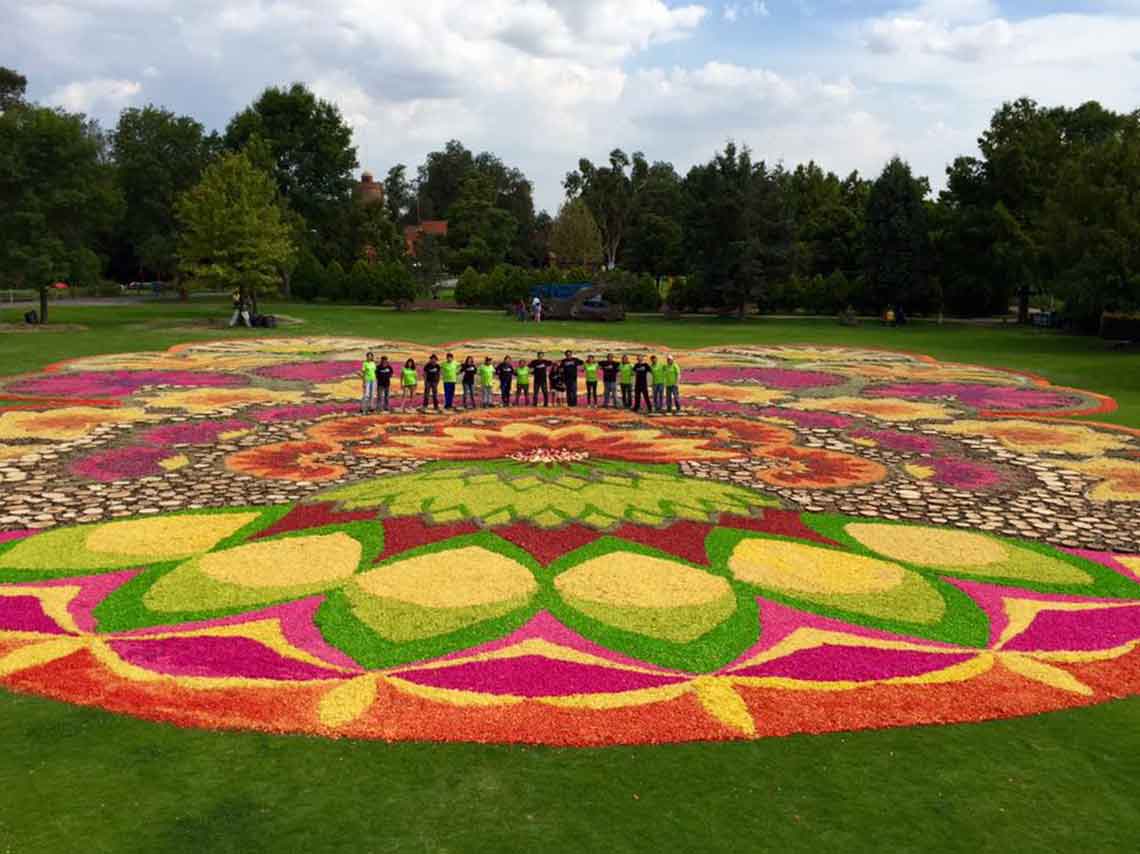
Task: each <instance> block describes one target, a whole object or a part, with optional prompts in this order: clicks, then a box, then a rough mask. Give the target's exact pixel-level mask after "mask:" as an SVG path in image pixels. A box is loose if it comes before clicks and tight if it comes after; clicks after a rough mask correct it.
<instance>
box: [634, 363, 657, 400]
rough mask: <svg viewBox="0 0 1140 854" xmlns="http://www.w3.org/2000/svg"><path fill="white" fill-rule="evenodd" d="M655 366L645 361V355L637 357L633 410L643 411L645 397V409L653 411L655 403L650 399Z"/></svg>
mask: <svg viewBox="0 0 1140 854" xmlns="http://www.w3.org/2000/svg"><path fill="white" fill-rule="evenodd" d="M652 374H653V368H652V367H650V366H649V364H648V363H647V362H646V361H645V357H644V356H638V357H637V364H636V365H634V366H633V411H634V412H640V411H641V399H642V398H645V411H646V412H652V411H653V404H652V403H650V401H649V378H650V376H651V375H652Z"/></svg>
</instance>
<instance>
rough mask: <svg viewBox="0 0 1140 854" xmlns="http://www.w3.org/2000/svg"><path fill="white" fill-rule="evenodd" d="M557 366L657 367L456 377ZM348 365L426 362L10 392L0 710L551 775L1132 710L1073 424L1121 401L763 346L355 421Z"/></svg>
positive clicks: (989, 372) (922, 362)
mask: <svg viewBox="0 0 1140 854" xmlns="http://www.w3.org/2000/svg"><path fill="white" fill-rule="evenodd" d="M566 348H573V349H574V350H575V351H576V352H577V353H578V354H579V355H582V356H584V355H586V354H587V353H594V354H595V355H597V356H598V357H603V356H604V355H605V354H606V353H607V352H611V351H613V352H616V353H618V354H619V355H620V354H623V353H628V354H631V355H632V354H636V353H639V352H644V351H645V350H646V348H645V347H644V346H643V345H635V344H619V343H615V342H601V341H588V340H576V341H555V340H548V339H544V340H538V339H510V340H505V339H497V340H492V341H476V342H460V343H456V344H451V345H447V347H446V349H451V350H454V351H455V352H456V353H457V354H462V355H467V354H471V355H475V356H477V357H479V358H482V357H483V356H484V355H490V356H492V357H494V358H495V360H496V361H498V360H499V359H501V358H502V357H503V356H505V355H510V356H513V357H514V358H520V357H523V358H530V357H533V354H534V353H535V351H537V350H539V349H542V350H545V351H546V352H547V353H548V354H554V353H558V352H560V351H561V350H563V349H566ZM369 349H371V350H375V351H376V352H377V353H384V354H387V355H388V356H389V357H390V358H392V360H393V362H396V363H400V362H402V361H403V360H404V359H405V358H407V357H409V356H411V357H413V358H415V359H416V360H417V362H419V363H420V364H422V363H423V361H425V357H426V355H427V353H428V351H427V350H426V349H425V348H424V347H422V346H415V345H409V344H404V343H401V342H393V341H388V342H379V341H366V340H354V339H334V338H292V339H288V338H274V339H242V340H237V341H228V342H218V343H206V344H193V345H185V346H181V347H176V348H173V349H172V350H170V351H166V352H155V353H132V354H123V355H114V356H97V357H89V358H83V359H78V360H74V361H70V362H67V363H62V364H58V365H54V366H51V367H50V368H49V369H47V370H45V371H44V372H42V373H40V374H36V375H29V376H24V377H16V378H10V379H8V380H5V381H2V382H0V399H2V400H3V401H4V403H5V406H4V407H3V408H0V485H2V487H0V488H2V490H3V492H2V495H3V498H2V501H0V686H3V687H5V688H6V689H8V690H11V691H16V692H24V693H30V694H37V695H41V696H46V697H51V698H55V699H58V700H61V701H65V702H70V703H76V704H82V705H90V706H96V707H100V708H103V709H107V710H110V711H113V712H118V713H123V714H129V715H133V716H137V717H141V718H146V719H151V720H156V721H166V722H171V723H174V724H177V725H180V726H187V727H201V728H212V729H252V730H261V731H267V732H280V733H307V734H316V735H324V736H329V737H352V738H374V739H389V740H424V741H480V742H526V743H538V744H549V745H565V746H591V745H609V744H634V743H663V742H678V741H694V740H731V739H750V738H758V737H763V736H778V735H786V734H790V733H798V732H807V733H820V732H829V731H836V730H853V729H865V728H881V727H892V726H904V725H915V724H936V723H949V722H961V721H978V720H986V719H992V718H998V717H1011V716H1018V715H1030V714H1037V713H1041V712H1045V711H1049V710H1055V709H1060V708H1067V707H1073V706H1080V705H1089V704H1094V703H1100V702H1104V701H1106V700H1109V699H1113V698H1118V697H1124V696H1129V695H1132V694H1135V693H1137V692H1138V691H1140V651H1138V647H1140V524H1138V519H1140V435H1138V434H1137V433H1136V432H1135V431H1130V430H1127V429H1124V428H1119V427H1111V426H1108V425H1104V424H1099V423H1097V422H1096V421H1095V420H1088V417H1090V416H1091V417H1093V418H1095V415H1096V414H1097V413H1102V412H1108V411H1111V409H1112V408H1113V407H1114V405H1115V404H1114V403H1113V402H1112V401H1111V400H1110V399H1107V398H1105V397H1103V396H1100V395H1097V394H1094V393H1091V392H1087V391H1083V390H1077V389H1069V388H1060V387H1055V386H1052V385H1050V384H1049V383H1047V382H1046V381H1044V380H1042V379H1040V378H1038V377H1034V376H1031V375H1027V374H1020V373H1012V372H1008V371H999V370H993V369H989V368H985V367H979V366H973V365H960V364H951V363H943V362H937V361H935V360H932V359H929V358H926V357H922V356H915V355H910V354H904V353H896V352H880V351H871V350H853V349H845V348H815V347H784V346H782V347H763V346H757V347H714V348H707V349H702V350H694V351H688V352H676V353H674V355H675V356H676V357H677V360H678V362H679V364H680V365H681V367H682V370H683V372H684V373H683V376H682V389H681V391H682V402H683V404H684V412H683V414H680V415H652V416H650V415H645V414H641V413H633V412H628V411H625V410H600V409H588V408H577V409H570V408H562V407H559V408H549V409H546V408H531V407H522V408H508V409H485V410H484V409H480V410H472V411H459V412H455V413H446V414H442V415H441V414H436V413H434V412H433V413H421V412H418V411H411V410H409V411H408V412H406V413H405V412H392V413H376V414H369V415H360V414H358V412H357V409H358V402H357V400H358V397H359V392H360V389H359V385H360V383H359V380H358V379H357V378H356V376H355V374H356V371H357V369H358V366H359V361H360V358H361V356H362V354H363V352H364V351H365V350H369ZM438 349H439V351H440V352H441V353H442V351H443V350H444V349H445V348H443V347H441V348H438ZM650 349H652V348H650ZM658 352H661V351H658ZM1077 416H1085V417H1086V418H1085V419H1084V420H1079V421H1078V420H1076V417H1077Z"/></svg>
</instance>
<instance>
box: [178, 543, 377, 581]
mask: <svg viewBox="0 0 1140 854" xmlns="http://www.w3.org/2000/svg"><path fill="white" fill-rule="evenodd" d="M360 554H361V547H360V543H359V542H358V541H357V540H355V539H353V538H352V537H350V536H349V535H348V534H345V533H340V532H338V533H335V534H323V535H320V536H313V537H289V538H286V539H284V540H267V541H265V542H259V543H248V544H246V545H244V546H238V547H237V548H235V549H227V550H226V551H222V552H211V553H210V554H205V555H202V557H200V558H199V559H198V561H197V568H198V570H199V571H200V572H201V573H202V574H203V575H206V576H208V577H210V578H212V579H214V580H215V581H221V582H224V583H226V584H236V585H238V586H240V587H296V586H299V585H309V584H324V583H327V582H330V581H336V580H338V579H341V578H348V577H349V576H350V575H352V574H353V573H354V572H355V571H356V567H357V565H358V564H359V563H360Z"/></svg>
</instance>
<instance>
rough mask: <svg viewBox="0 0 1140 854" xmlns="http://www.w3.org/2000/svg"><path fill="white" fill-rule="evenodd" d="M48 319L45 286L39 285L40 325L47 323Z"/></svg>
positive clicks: (46, 290)
mask: <svg viewBox="0 0 1140 854" xmlns="http://www.w3.org/2000/svg"><path fill="white" fill-rule="evenodd" d="M47 319H48V289H47V285H40V323H47Z"/></svg>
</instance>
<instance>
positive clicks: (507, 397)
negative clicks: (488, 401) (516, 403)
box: [499, 379, 511, 406]
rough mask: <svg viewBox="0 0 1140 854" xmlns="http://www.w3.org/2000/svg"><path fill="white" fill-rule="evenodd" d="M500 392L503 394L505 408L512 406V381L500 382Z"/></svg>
mask: <svg viewBox="0 0 1140 854" xmlns="http://www.w3.org/2000/svg"><path fill="white" fill-rule="evenodd" d="M499 391H501V392H502V393H503V406H510V405H511V380H509V379H506V380H499Z"/></svg>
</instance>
